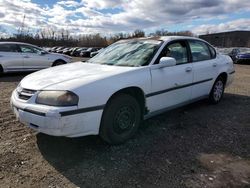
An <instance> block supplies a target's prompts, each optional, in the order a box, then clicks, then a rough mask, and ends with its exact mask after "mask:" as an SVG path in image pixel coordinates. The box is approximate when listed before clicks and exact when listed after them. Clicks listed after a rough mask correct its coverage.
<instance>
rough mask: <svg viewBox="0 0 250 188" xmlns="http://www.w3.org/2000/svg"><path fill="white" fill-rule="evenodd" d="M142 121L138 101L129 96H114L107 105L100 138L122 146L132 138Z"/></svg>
mask: <svg viewBox="0 0 250 188" xmlns="http://www.w3.org/2000/svg"><path fill="white" fill-rule="evenodd" d="M140 121H141V108H140V106H139V103H138V102H137V101H136V99H135V98H134V97H132V96H130V95H127V94H119V95H117V96H114V98H113V99H111V101H109V102H108V104H107V105H106V107H105V109H104V112H103V116H102V121H101V127H100V136H101V138H102V139H103V140H105V141H106V142H108V143H110V144H121V143H124V142H125V141H127V140H128V139H129V138H131V137H132V136H133V135H134V134H135V133H136V131H137V129H138V127H139V125H140Z"/></svg>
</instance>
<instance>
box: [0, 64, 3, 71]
mask: <svg viewBox="0 0 250 188" xmlns="http://www.w3.org/2000/svg"><path fill="white" fill-rule="evenodd" d="M0 73H3V67H2V65H0Z"/></svg>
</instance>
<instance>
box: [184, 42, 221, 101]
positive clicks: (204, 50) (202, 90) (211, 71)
mask: <svg viewBox="0 0 250 188" xmlns="http://www.w3.org/2000/svg"><path fill="white" fill-rule="evenodd" d="M188 43H189V47H190V52H191V55H192V62H193V71H194V79H193V87H192V99H196V98H199V97H204V96H207V95H209V93H210V90H211V88H212V86H213V83H214V78H215V77H216V75H217V74H218V68H217V66H218V64H217V60H216V52H215V50H214V49H213V48H212V47H211V46H209V45H208V44H207V43H205V42H203V41H200V40H189V41H188Z"/></svg>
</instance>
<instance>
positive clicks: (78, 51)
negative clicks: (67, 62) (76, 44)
mask: <svg viewBox="0 0 250 188" xmlns="http://www.w3.org/2000/svg"><path fill="white" fill-rule="evenodd" d="M86 49H87V48H85V47H82V48H78V49H77V50H75V51H73V52H72V53H71V54H70V55H71V56H75V57H79V56H80V53H81V52H82V51H84V50H86Z"/></svg>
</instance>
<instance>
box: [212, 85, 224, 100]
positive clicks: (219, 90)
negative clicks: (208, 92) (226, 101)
mask: <svg viewBox="0 0 250 188" xmlns="http://www.w3.org/2000/svg"><path fill="white" fill-rule="evenodd" d="M223 90H224V84H223V82H222V81H221V80H219V81H217V82H216V84H215V86H214V93H213V96H214V100H215V101H219V100H220V99H221V97H222V94H223Z"/></svg>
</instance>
